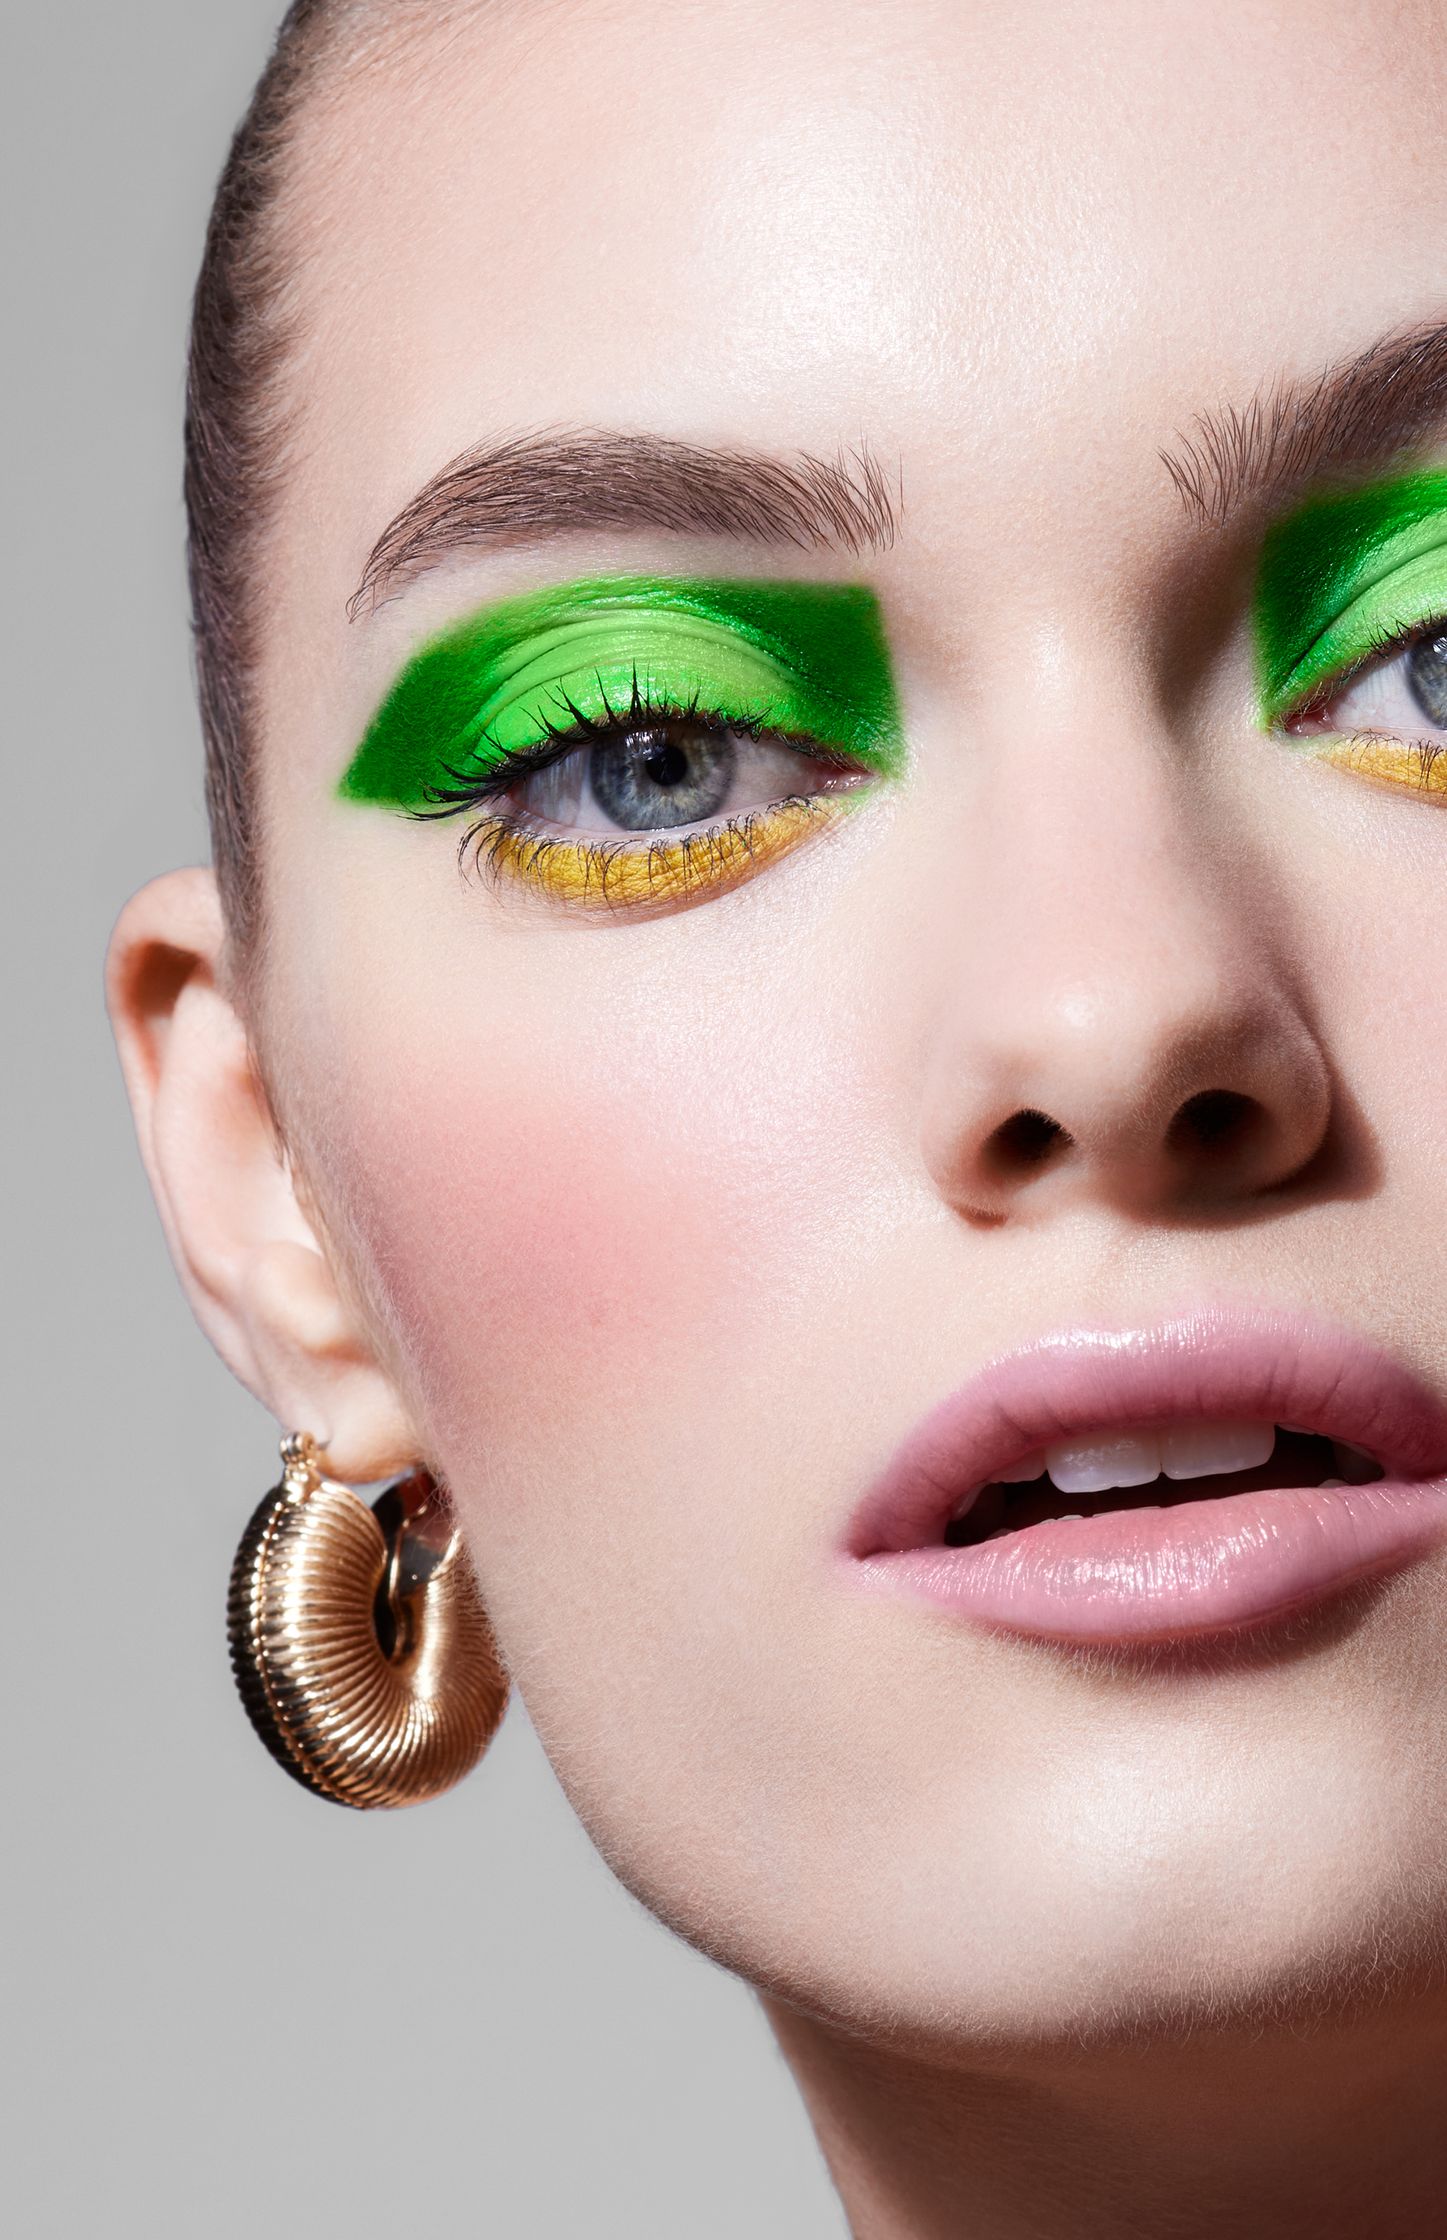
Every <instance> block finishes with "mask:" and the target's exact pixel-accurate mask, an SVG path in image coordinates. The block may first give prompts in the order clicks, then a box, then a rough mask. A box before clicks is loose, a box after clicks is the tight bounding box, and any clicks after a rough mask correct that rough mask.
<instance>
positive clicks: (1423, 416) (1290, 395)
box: [1160, 322, 1447, 524]
mask: <svg viewBox="0 0 1447 2240" xmlns="http://www.w3.org/2000/svg"><path fill="white" fill-rule="evenodd" d="M1444 419H1447V323H1444V322H1435V323H1433V324H1431V325H1427V326H1416V327H1411V328H1407V329H1405V330H1400V331H1398V332H1396V333H1393V334H1387V335H1383V336H1381V337H1380V338H1379V339H1378V340H1377V341H1375V342H1373V343H1371V344H1369V345H1368V347H1367V348H1366V349H1365V350H1361V351H1359V352H1357V354H1356V355H1355V356H1353V357H1350V358H1343V359H1341V360H1339V361H1338V362H1337V363H1336V364H1335V365H1331V366H1328V367H1327V368H1326V370H1325V371H1324V372H1323V373H1321V374H1318V375H1317V376H1316V377H1315V378H1314V379H1309V380H1305V381H1302V380H1289V379H1283V380H1279V381H1276V382H1273V383H1271V384H1270V385H1268V386H1267V387H1266V388H1264V389H1260V390H1258V391H1257V393H1256V395H1255V396H1254V397H1252V398H1251V399H1250V400H1249V402H1248V403H1246V404H1245V405H1235V404H1230V403H1226V404H1222V405H1219V406H1217V407H1216V408H1215V409H1214V410H1213V411H1207V412H1201V413H1198V414H1197V416H1196V418H1195V419H1194V420H1193V421H1192V423H1191V426H1190V428H1189V429H1188V430H1187V431H1186V432H1185V433H1184V434H1182V435H1180V436H1178V437H1177V439H1176V441H1175V443H1174V444H1173V445H1169V446H1168V447H1167V448H1166V449H1165V450H1163V451H1162V452H1161V453H1160V458H1161V462H1162V464H1163V465H1164V467H1165V469H1166V472H1167V473H1168V474H1169V475H1170V477H1171V480H1172V481H1173V482H1174V484H1175V486H1176V488H1177V490H1178V491H1179V492H1180V495H1181V500H1182V503H1183V504H1184V505H1185V506H1186V507H1187V509H1188V511H1190V512H1191V513H1193V514H1195V515H1196V516H1197V518H1198V519H1199V520H1201V521H1203V522H1208V523H1212V524H1219V523H1221V522H1224V521H1225V520H1227V519H1228V518H1229V517H1230V515H1231V514H1233V513H1235V512H1236V511H1237V510H1238V509H1239V508H1240V507H1241V506H1242V505H1243V504H1245V503H1246V501H1247V500H1248V499H1251V498H1264V499H1279V498H1280V497H1282V496H1283V495H1284V494H1286V493H1287V492H1290V491H1295V490H1299V489H1302V488H1304V487H1305V486H1306V485H1307V484H1308V483H1309V482H1311V480H1312V479H1313V478H1314V477H1316V476H1319V475H1321V474H1322V473H1324V472H1326V471H1327V470H1329V469H1332V468H1338V469H1342V470H1350V469H1352V468H1355V467H1361V466H1366V465H1374V464H1377V463H1379V462H1384V461H1386V460H1388V459H1390V458H1391V457H1392V456H1393V455H1394V454H1397V453H1401V452H1405V451H1408V450H1410V449H1411V448H1412V447H1413V446H1414V445H1418V444H1420V443H1421V442H1422V440H1423V439H1424V438H1425V437H1426V436H1427V435H1429V434H1430V433H1431V431H1432V430H1433V428H1434V427H1436V426H1437V425H1439V424H1440V423H1441V422H1442V421H1443V420H1444Z"/></svg>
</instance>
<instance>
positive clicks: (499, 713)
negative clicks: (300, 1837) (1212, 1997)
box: [338, 576, 902, 810]
mask: <svg viewBox="0 0 1447 2240" xmlns="http://www.w3.org/2000/svg"><path fill="white" fill-rule="evenodd" d="M635 684H636V688H637V691H638V694H639V696H640V698H642V699H644V700H645V701H647V702H650V703H653V704H659V705H663V706H667V707H675V708H688V707H691V706H695V705H696V706H697V707H698V708H699V709H700V711H701V712H704V713H707V714H709V715H711V716H714V717H718V718H722V719H723V720H724V721H726V722H737V723H740V724H747V725H749V726H752V727H758V728H762V729H765V730H768V731H771V732H778V733H781V734H783V735H784V736H786V737H792V738H798V739H799V740H800V741H812V742H814V743H816V744H818V745H820V746H823V747H827V748H830V749H831V750H833V751H835V752H838V753H841V754H846V755H849V756H851V757H853V758H855V759H857V760H858V761H859V762H860V763H861V764H862V765H863V766H864V767H865V768H867V769H872V770H877V771H880V772H882V773H886V774H889V773H893V772H894V771H895V770H896V769H897V768H898V767H899V765H900V762H901V760H902V747H901V740H900V728H899V715H898V709H897V706H896V701H895V692H894V682H893V677H892V675H891V671H890V662H889V649H888V646H887V643H886V640H885V636H884V629H883V623H882V620H881V617H880V612H879V602H878V600H877V599H876V598H875V596H874V593H873V592H872V591H870V590H868V589H867V588H865V587H864V586H863V585H860V584H834V583H777V582H769V581H755V582H739V583H733V582H715V581H711V580H708V581H694V580H692V579H677V578H672V577H652V576H613V577H606V578H601V579H597V580H590V581H587V582H583V583H572V584H566V585H563V586H561V587H559V588H555V589H551V590H547V591H541V592H536V593H533V594H530V595H529V596H527V597H524V598H519V599H507V600H504V601H502V602H501V603H500V604H498V605H496V606H493V607H488V608H486V609H485V610H484V611H483V612H482V613H480V614H475V615H472V616H469V617H468V619H467V620H466V621H464V622H460V623H457V624H455V625H454V626H453V627H452V628H450V629H447V630H444V631H443V632H442V633H441V634H440V635H439V636H437V637H435V638H433V639H431V640H430V641H429V642H428V643H427V644H426V645H424V646H423V647H422V648H421V649H420V651H419V652H417V653H416V654H415V655H414V656H413V658H412V659H411V660H410V661H409V662H408V664H407V666H406V668H405V669H403V671H402V672H401V674H400V676H399V677H398V678H397V680H396V682H395V683H394V684H393V686H392V688H391V690H390V691H389V692H388V694H387V696H386V698H385V700H384V701H383V702H382V705H381V706H380V708H378V710H377V712H376V714H375V715H374V716H373V718H372V720H371V722H370V724H369V725H368V726H367V731H366V735H365V736H364V738H363V740H362V743H361V745H360V746H359V747H358V749H357V752H356V754H355V755H354V756H353V758H352V761H351V763H350V764H349V765H348V767H347V770H346V772H345V774H344V775H343V777H342V780H341V783H340V785H339V787H338V792H339V793H340V794H341V796H342V797H343V798H344V799H345V800H348V801H364V802H372V803H378V804H381V805H383V806H386V807H390V808H396V809H405V810H416V809H421V808H424V807H426V805H427V803H428V801H429V799H430V798H431V796H432V792H433V790H434V789H438V788H445V787H447V786H454V785H456V783H457V780H458V776H459V774H460V775H461V776H462V777H463V778H464V779H471V778H474V777H476V778H477V779H479V780H483V779H485V778H486V775H487V772H488V769H489V767H490V766H491V765H494V764H496V763H497V762H499V761H500V760H501V759H502V758H503V756H505V755H506V754H508V753H509V752H513V751H516V750H518V749H522V748H528V747H533V746H540V745H542V744H544V743H545V742H546V741H547V739H548V738H549V736H550V735H551V733H552V732H554V731H566V730H567V729H569V727H570V726H571V725H572V724H573V723H574V722H575V721H576V718H577V716H579V715H581V716H583V717H585V718H586V719H587V720H588V721H589V722H592V723H605V722H607V721H609V720H610V718H611V717H612V716H614V715H616V714H618V713H620V712H622V713H626V711H627V709H628V707H629V705H630V702H631V700H632V697H633V692H634V688H635Z"/></svg>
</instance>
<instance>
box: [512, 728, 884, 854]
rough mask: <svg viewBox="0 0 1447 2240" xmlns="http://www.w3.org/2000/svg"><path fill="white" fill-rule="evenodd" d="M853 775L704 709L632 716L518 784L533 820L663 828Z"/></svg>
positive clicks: (515, 790)
mask: <svg viewBox="0 0 1447 2240" xmlns="http://www.w3.org/2000/svg"><path fill="white" fill-rule="evenodd" d="M847 782H848V781H847V779H845V778H843V777H842V776H841V772H840V769H839V765H838V762H837V761H835V762H833V763H826V762H824V761H823V760H822V759H819V758H816V757H814V756H812V755H810V754H809V752H808V750H807V749H806V748H803V747H794V746H790V745H788V744H786V743H785V742H783V741H780V740H772V739H761V738H756V737H754V736H752V735H751V734H750V733H748V732H745V731H739V730H733V729H728V728H725V727H723V726H720V725H716V724H713V723H704V722H700V721H699V720H697V719H696V718H689V717H684V716H677V717H663V718H660V717H651V718H648V719H646V720H643V721H639V722H632V723H626V722H625V723H623V724H620V725H618V726H617V727H615V728H612V729H610V730H609V731H608V732H606V733H605V734H604V735H602V736H600V737H597V738H595V739H593V740H591V741H590V742H589V743H588V744H586V745H581V746H578V747H575V748H573V749H572V750H571V751H570V752H568V753H566V754H562V755H559V756H557V757H556V758H555V759H554V760H552V761H551V762H549V763H547V764H546V765H545V766H544V767H543V768H541V769H539V770H535V771H533V772H531V773H530V774H528V775H526V776H524V777H522V778H521V779H520V780H518V781H517V782H516V783H515V784H514V786H513V787H512V788H511V790H510V792H509V794H508V796H507V799H508V801H509V803H510V806H511V807H512V808H513V809H514V810H515V811H518V812H521V813H522V815H524V816H525V817H526V818H527V819H528V821H529V823H530V824H533V825H535V826H539V827H546V826H551V827H553V828H555V829H559V830H564V831H567V832H571V833H585V832H597V833H611V834H614V835H617V834H620V833H638V834H643V833H658V832H669V831H673V830H676V829H677V828H679V827H682V826H688V825H706V824H708V823H711V822H713V821H714V820H716V819H720V818H728V817H733V816H737V815H740V814H741V813H744V812H747V811H748V810H751V809H764V808H767V807H769V806H770V805H771V804H772V803H774V802H777V801H786V800H790V799H794V798H796V797H798V796H799V795H801V794H817V793H822V792H833V791H838V790H840V787H841V785H842V784H844V783H847Z"/></svg>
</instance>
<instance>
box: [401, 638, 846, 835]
mask: <svg viewBox="0 0 1447 2240" xmlns="http://www.w3.org/2000/svg"><path fill="white" fill-rule="evenodd" d="M597 682H598V692H599V696H600V698H601V699H602V702H603V706H604V708H605V709H606V710H607V715H606V717H605V718H604V719H603V720H602V721H599V719H598V718H597V717H595V716H590V715H588V714H587V713H586V712H585V711H584V710H583V709H582V708H580V707H579V706H578V704H577V702H576V701H575V700H573V699H572V698H571V696H570V695H569V694H568V693H566V692H560V693H559V698H560V699H561V701H562V704H563V706H564V707H565V708H566V709H567V711H568V716H569V719H570V720H569V721H568V722H567V723H566V724H562V725H560V724H556V723H554V722H553V721H552V720H551V718H550V717H548V716H547V715H543V716H542V717H541V718H540V722H541V725H542V729H543V731H544V733H545V734H546V736H545V738H544V739H541V740H539V742H538V743H537V745H536V746H531V747H501V746H498V745H496V743H495V742H491V743H490V742H489V741H488V740H487V737H486V734H484V736H483V741H482V745H483V746H484V748H486V747H488V746H489V744H490V745H491V756H490V759H489V761H488V764H487V767H486V769H485V770H479V771H476V772H474V773H472V774H471V775H469V773H468V772H467V771H465V770H456V769H453V768H452V767H451V765H446V766H445V768H446V775H447V776H448V777H449V778H450V779H452V781H453V783H452V784H451V785H448V786H437V785H429V786H427V787H426V789H425V796H424V798H425V801H426V804H427V805H426V806H425V807H423V808H420V809H409V810H408V811H407V815H408V816H409V817H414V818H423V819H426V818H436V817H443V818H445V817H450V816H455V815H456V814H457V813H458V811H459V810H464V809H469V808H480V807H482V806H483V804H485V803H486V802H489V801H496V800H497V799H498V798H499V797H500V796H501V795H503V794H505V793H507V792H508V790H509V789H510V788H511V787H512V786H514V785H516V784H517V782H518V780H519V779H520V778H528V777H533V776H535V775H536V773H537V772H538V771H540V770H546V769H548V768H549V767H550V765H551V764H552V763H554V762H560V761H562V759H563V757H564V756H565V755H569V754H574V753H576V752H577V750H578V748H580V747H586V746H597V745H601V744H605V743H606V742H607V741H609V740H611V739H614V738H616V737H617V735H618V734H619V733H620V732H622V731H627V730H628V729H630V728H632V727H634V726H642V725H644V724H648V723H688V724H692V725H694V726H695V727H696V728H697V729H698V730H700V731H716V732H720V733H722V732H729V733H732V734H734V735H735V736H740V735H741V736H743V737H745V738H750V739H756V740H770V741H772V742H774V743H775V744H777V745H779V746H786V747H794V748H796V749H798V751H799V752H800V753H807V754H808V756H809V759H810V760H811V761H814V762H822V763H826V764H835V765H837V767H838V768H839V769H840V770H853V769H856V768H857V767H858V766H857V764H856V763H855V762H854V760H853V758H852V757H851V756H848V755H844V754H840V753H838V752H837V751H836V750H835V749H834V748H831V747H826V746H824V745H823V744H822V743H821V742H819V741H818V740H814V739H800V738H798V737H797V736H796V735H794V734H792V733H789V732H785V731H779V730H775V729H773V728H772V727H771V726H770V725H768V724H766V723H765V722H763V721H762V719H761V718H756V717H749V716H725V715H721V714H720V713H719V712H718V711H717V710H716V709H711V708H706V707H705V706H704V705H703V703H702V698H701V695H700V694H698V693H695V694H694V695H693V697H692V698H691V699H690V700H688V701H681V700H676V699H664V698H662V697H660V698H656V699H655V698H654V697H653V696H651V695H650V694H649V693H647V692H645V691H644V690H642V688H641V687H640V685H639V682H638V672H637V670H636V669H635V670H634V672H633V682H632V690H631V693H630V696H629V703H628V706H627V708H626V709H615V708H613V707H612V705H611V704H610V702H609V699H608V694H607V690H606V688H605V686H604V684H603V680H602V678H601V677H600V678H599V679H598V680H597Z"/></svg>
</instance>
